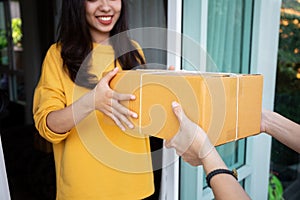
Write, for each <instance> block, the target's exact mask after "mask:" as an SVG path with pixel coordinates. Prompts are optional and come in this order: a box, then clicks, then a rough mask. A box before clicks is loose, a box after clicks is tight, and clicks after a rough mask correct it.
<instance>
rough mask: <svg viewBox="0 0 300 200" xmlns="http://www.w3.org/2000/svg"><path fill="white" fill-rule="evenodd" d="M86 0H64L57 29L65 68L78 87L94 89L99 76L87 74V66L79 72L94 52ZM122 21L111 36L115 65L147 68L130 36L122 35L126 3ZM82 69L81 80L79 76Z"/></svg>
mask: <svg viewBox="0 0 300 200" xmlns="http://www.w3.org/2000/svg"><path fill="white" fill-rule="evenodd" d="M85 1H86V0H63V1H62V10H61V18H60V22H59V27H58V33H59V34H58V39H57V44H60V45H61V57H62V59H63V67H64V69H66V71H67V72H68V74H69V77H70V78H71V80H72V81H73V82H75V80H76V84H77V85H80V86H83V87H87V88H93V87H95V85H96V84H97V80H96V75H93V74H90V73H88V69H89V67H88V66H85V67H84V68H83V69H84V70H83V73H81V72H82V69H80V67H81V65H82V63H83V61H84V59H85V58H86V57H87V56H88V54H89V53H90V52H91V51H92V49H93V41H92V36H91V34H90V31H89V26H88V23H87V21H86V17H85V14H86V12H85ZM121 2H122V9H121V13H120V17H119V19H118V21H117V23H116V24H115V26H114V28H113V29H112V31H111V32H110V36H111V37H112V36H113V37H112V38H113V39H112V40H111V41H110V43H111V45H112V47H113V49H114V54H115V62H114V63H115V65H116V61H118V62H119V64H120V65H121V67H122V69H125V70H129V69H132V68H134V67H136V66H139V65H143V64H145V60H144V59H143V57H142V56H141V55H140V53H139V52H138V51H137V49H136V48H135V47H134V46H133V44H132V42H131V40H130V39H129V37H128V36H127V34H120V33H122V32H124V31H127V30H128V22H127V13H126V11H127V8H126V7H127V5H126V3H125V1H124V0H121ZM79 69H80V76H81V77H80V78H77V73H78V71H79Z"/></svg>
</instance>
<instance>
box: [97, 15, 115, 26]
mask: <svg viewBox="0 0 300 200" xmlns="http://www.w3.org/2000/svg"><path fill="white" fill-rule="evenodd" d="M98 21H99V22H100V23H101V24H104V25H109V24H111V23H112V16H100V17H98Z"/></svg>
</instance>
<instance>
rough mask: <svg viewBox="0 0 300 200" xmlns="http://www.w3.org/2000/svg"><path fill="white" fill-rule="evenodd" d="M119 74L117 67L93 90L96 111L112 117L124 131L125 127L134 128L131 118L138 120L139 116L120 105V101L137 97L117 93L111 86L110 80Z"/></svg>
mask: <svg viewBox="0 0 300 200" xmlns="http://www.w3.org/2000/svg"><path fill="white" fill-rule="evenodd" d="M117 72H118V68H117V67H116V68H115V69H114V70H112V71H110V72H109V73H108V74H107V75H106V76H104V77H103V78H102V79H101V80H100V82H99V83H98V84H97V86H96V87H95V89H94V90H93V91H94V95H95V109H96V110H99V111H101V112H102V113H104V114H105V115H107V116H108V117H110V118H111V119H112V120H113V121H114V122H115V123H116V125H117V126H118V127H119V128H120V129H122V130H123V131H124V130H125V126H124V125H126V126H127V127H129V128H134V126H133V124H132V123H131V121H130V119H129V117H133V118H137V117H138V115H137V114H136V113H134V112H132V111H130V110H129V109H128V108H126V107H125V106H123V105H122V104H121V103H120V101H130V100H135V96H134V95H132V94H120V93H117V92H115V91H114V90H112V89H111V88H110V86H109V82H110V80H111V79H112V78H113V77H114V76H115V75H116V74H117Z"/></svg>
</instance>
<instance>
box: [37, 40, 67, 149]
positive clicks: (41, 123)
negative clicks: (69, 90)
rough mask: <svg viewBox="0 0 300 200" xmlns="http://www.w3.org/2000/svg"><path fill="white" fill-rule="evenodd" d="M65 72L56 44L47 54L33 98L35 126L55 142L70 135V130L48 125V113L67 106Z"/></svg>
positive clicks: (47, 138) (42, 134) (49, 139)
mask: <svg viewBox="0 0 300 200" xmlns="http://www.w3.org/2000/svg"><path fill="white" fill-rule="evenodd" d="M63 74H64V70H63V68H62V59H61V56H60V50H59V48H58V47H57V46H56V45H55V44H54V45H52V46H51V47H50V48H49V50H48V52H47V54H46V56H45V59H44V62H43V65H42V72H41V76H40V80H39V82H38V85H37V87H36V88H35V92H34V100H33V117H34V122H35V126H36V128H37V130H38V131H39V133H40V135H41V136H42V137H44V138H45V139H46V140H48V141H49V142H51V143H53V144H57V143H59V142H61V141H62V140H64V139H65V138H66V137H67V136H68V135H69V132H67V133H64V134H59V133H55V132H53V131H51V130H50V129H49V128H48V126H47V116H48V114H49V113H50V112H52V111H55V110H60V109H63V108H64V107H66V96H65V92H64V87H63V84H62V76H63Z"/></svg>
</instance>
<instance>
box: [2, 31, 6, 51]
mask: <svg viewBox="0 0 300 200" xmlns="http://www.w3.org/2000/svg"><path fill="white" fill-rule="evenodd" d="M6 46H7V39H6V32H5V30H0V49H3V48H4V47H6Z"/></svg>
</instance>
